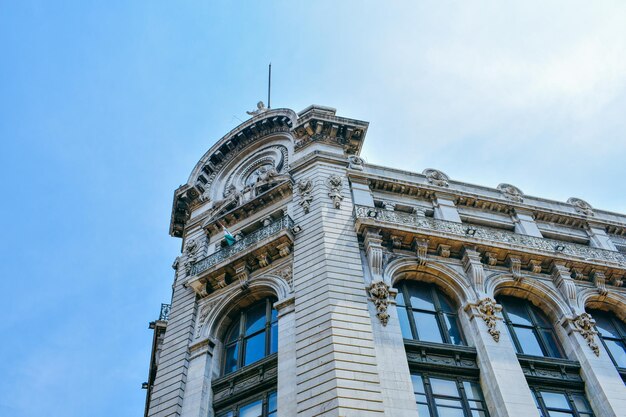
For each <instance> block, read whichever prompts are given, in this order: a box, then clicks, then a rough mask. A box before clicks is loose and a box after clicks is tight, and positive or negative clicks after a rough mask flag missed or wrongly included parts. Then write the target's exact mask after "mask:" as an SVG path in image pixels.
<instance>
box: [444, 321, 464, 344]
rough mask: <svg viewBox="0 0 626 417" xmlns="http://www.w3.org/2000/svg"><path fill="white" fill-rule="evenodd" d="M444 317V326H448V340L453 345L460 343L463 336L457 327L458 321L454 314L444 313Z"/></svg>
mask: <svg viewBox="0 0 626 417" xmlns="http://www.w3.org/2000/svg"><path fill="white" fill-rule="evenodd" d="M444 319H445V322H446V327H447V328H448V335H449V336H450V342H451V343H452V344H453V345H462V344H463V338H462V337H461V330H460V328H459V323H458V321H457V319H456V316H455V315H451V314H446V315H444Z"/></svg>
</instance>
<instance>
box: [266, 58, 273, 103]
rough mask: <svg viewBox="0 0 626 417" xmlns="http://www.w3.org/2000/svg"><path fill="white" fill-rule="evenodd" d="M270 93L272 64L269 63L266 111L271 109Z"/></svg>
mask: <svg viewBox="0 0 626 417" xmlns="http://www.w3.org/2000/svg"><path fill="white" fill-rule="evenodd" d="M271 93H272V63H271V62H270V70H269V74H268V76H267V108H268V109H271V108H272V105H271V102H270V98H271Z"/></svg>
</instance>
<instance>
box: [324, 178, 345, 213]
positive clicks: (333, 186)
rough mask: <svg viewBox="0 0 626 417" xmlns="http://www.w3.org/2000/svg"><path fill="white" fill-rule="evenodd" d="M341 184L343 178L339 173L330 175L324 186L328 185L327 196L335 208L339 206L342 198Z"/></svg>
mask: <svg viewBox="0 0 626 417" xmlns="http://www.w3.org/2000/svg"><path fill="white" fill-rule="evenodd" d="M342 185H343V180H342V179H341V177H340V176H339V175H331V176H330V177H328V178H327V179H326V186H327V187H328V189H329V191H328V197H330V199H331V200H332V202H333V207H335V208H336V209H339V208H341V201H342V200H343V195H342V194H341V186H342Z"/></svg>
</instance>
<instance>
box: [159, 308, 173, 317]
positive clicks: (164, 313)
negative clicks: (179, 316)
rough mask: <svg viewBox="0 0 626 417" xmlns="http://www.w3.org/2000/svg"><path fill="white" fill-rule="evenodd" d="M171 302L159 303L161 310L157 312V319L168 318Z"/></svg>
mask: <svg viewBox="0 0 626 417" xmlns="http://www.w3.org/2000/svg"><path fill="white" fill-rule="evenodd" d="M171 308H172V305H171V304H161V312H160V313H159V320H163V321H167V320H169V318H170V309H171Z"/></svg>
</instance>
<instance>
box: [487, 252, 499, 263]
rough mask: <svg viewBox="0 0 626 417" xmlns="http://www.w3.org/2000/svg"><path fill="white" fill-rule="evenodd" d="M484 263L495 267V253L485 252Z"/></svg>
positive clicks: (496, 261)
mask: <svg viewBox="0 0 626 417" xmlns="http://www.w3.org/2000/svg"><path fill="white" fill-rule="evenodd" d="M485 262H486V263H487V265H489V266H496V264H497V263H498V256H497V255H496V254H495V252H485Z"/></svg>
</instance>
